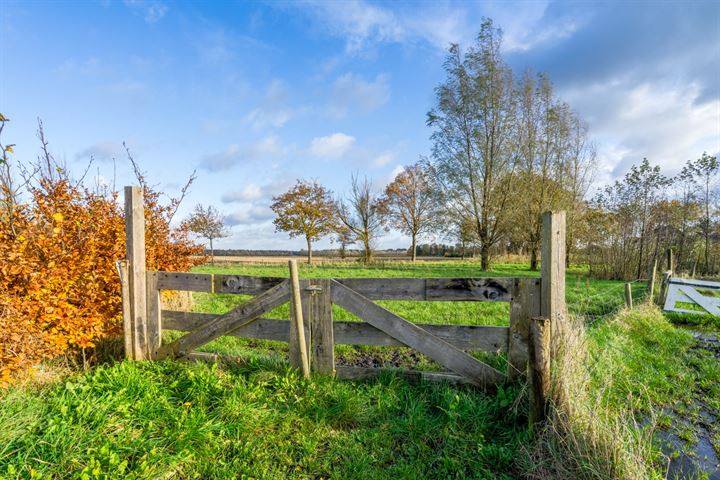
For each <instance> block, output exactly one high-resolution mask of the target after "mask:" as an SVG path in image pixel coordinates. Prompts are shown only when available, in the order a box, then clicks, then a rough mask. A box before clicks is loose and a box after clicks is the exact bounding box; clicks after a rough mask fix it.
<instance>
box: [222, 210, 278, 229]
mask: <svg viewBox="0 0 720 480" xmlns="http://www.w3.org/2000/svg"><path fill="white" fill-rule="evenodd" d="M273 215H274V213H273V211H272V210H270V207H267V206H250V207H248V208H245V209H242V210H238V211H236V212H233V213H231V214H230V215H228V216H226V217H225V221H226V222H227V224H228V225H231V226H235V225H254V224H258V223H264V222H267V221H268V220H270V219H271V218H273Z"/></svg>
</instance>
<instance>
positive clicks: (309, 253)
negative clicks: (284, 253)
mask: <svg viewBox="0 0 720 480" xmlns="http://www.w3.org/2000/svg"><path fill="white" fill-rule="evenodd" d="M305 240H307V246H308V255H307V257H308V265H312V242H311V241H310V237H305Z"/></svg>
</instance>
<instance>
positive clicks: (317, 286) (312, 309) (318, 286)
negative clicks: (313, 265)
mask: <svg viewBox="0 0 720 480" xmlns="http://www.w3.org/2000/svg"><path fill="white" fill-rule="evenodd" d="M308 287H309V288H310V291H309V292H308V293H309V295H307V297H306V298H307V302H308V309H307V310H308V322H309V324H310V331H311V335H312V341H311V342H310V345H311V351H312V353H311V357H312V370H313V372H317V373H320V374H323V375H334V374H335V340H334V338H335V336H334V326H333V316H332V299H331V295H330V280H327V279H325V280H310V281H309V282H308Z"/></svg>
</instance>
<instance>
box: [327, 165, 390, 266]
mask: <svg viewBox="0 0 720 480" xmlns="http://www.w3.org/2000/svg"><path fill="white" fill-rule="evenodd" d="M337 212H338V218H339V219H340V221H341V222H342V226H344V227H345V228H347V229H348V230H349V231H350V232H351V234H352V236H353V238H354V239H355V241H356V242H359V243H361V244H362V246H363V261H364V262H365V263H368V262H370V261H371V260H372V255H373V249H374V248H375V241H376V239H377V236H378V235H379V233H380V231H381V230H382V228H383V226H384V221H385V219H384V216H383V211H382V206H381V203H380V199H379V198H378V196H377V195H376V194H375V192H374V191H373V188H372V182H370V180H368V179H367V177H366V178H364V179H363V180H362V181H360V180H359V179H358V177H357V175H355V174H353V176H352V177H351V179H350V194H349V195H348V196H347V197H346V198H345V199H340V200H338V202H337Z"/></svg>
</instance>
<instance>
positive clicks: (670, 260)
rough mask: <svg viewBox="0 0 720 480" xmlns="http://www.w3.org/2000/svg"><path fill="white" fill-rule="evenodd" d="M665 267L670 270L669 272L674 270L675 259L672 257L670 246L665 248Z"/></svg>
mask: <svg viewBox="0 0 720 480" xmlns="http://www.w3.org/2000/svg"><path fill="white" fill-rule="evenodd" d="M666 255H667V260H666V261H667V269H668V270H669V271H670V273H673V272H675V259H674V258H673V251H672V248H668V249H667V254H666Z"/></svg>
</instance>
